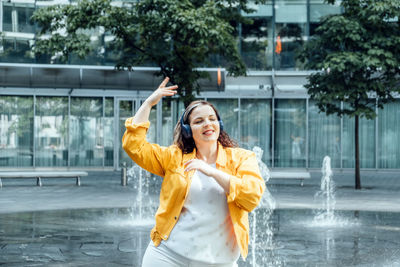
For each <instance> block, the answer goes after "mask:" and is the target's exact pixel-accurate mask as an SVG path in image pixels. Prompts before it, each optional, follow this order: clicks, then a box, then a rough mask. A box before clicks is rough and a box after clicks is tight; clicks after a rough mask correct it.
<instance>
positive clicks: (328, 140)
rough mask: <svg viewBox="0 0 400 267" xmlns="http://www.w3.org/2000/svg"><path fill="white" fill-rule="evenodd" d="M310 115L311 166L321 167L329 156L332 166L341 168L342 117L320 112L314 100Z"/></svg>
mask: <svg viewBox="0 0 400 267" xmlns="http://www.w3.org/2000/svg"><path fill="white" fill-rule="evenodd" d="M338 105H340V104H338ZM308 116H309V124H308V125H309V126H308V127H309V130H308V137H309V138H308V140H309V167H310V168H321V166H322V161H323V159H324V157H325V156H329V157H330V158H331V166H332V168H339V167H340V151H341V150H340V117H338V116H336V115H330V116H327V115H326V113H322V112H321V113H319V109H318V107H317V106H316V105H315V102H314V101H310V102H309V106H308Z"/></svg>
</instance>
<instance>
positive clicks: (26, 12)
mask: <svg viewBox="0 0 400 267" xmlns="http://www.w3.org/2000/svg"><path fill="white" fill-rule="evenodd" d="M15 9H16V12H17V18H18V29H17V31H18V32H27V33H34V32H35V25H34V24H33V22H32V21H31V19H30V18H31V17H32V15H33V12H34V11H35V9H34V8H33V7H16V8H15Z"/></svg>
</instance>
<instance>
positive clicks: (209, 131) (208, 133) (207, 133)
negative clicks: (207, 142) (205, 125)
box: [203, 130, 214, 135]
mask: <svg viewBox="0 0 400 267" xmlns="http://www.w3.org/2000/svg"><path fill="white" fill-rule="evenodd" d="M213 133H214V131H213V130H207V131H205V132H204V133H203V134H205V135H211V134H213Z"/></svg>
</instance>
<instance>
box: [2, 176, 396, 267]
mask: <svg viewBox="0 0 400 267" xmlns="http://www.w3.org/2000/svg"><path fill="white" fill-rule="evenodd" d="M320 178H321V173H320V172H318V171H316V172H313V173H312V178H311V179H309V180H306V181H305V182H304V186H303V187H301V186H300V182H299V181H296V180H271V181H270V182H269V184H268V185H269V186H268V188H269V190H270V192H271V194H272V196H273V197H274V198H275V200H276V203H277V209H278V211H276V212H275V213H274V215H273V218H272V219H271V223H272V224H273V226H274V227H273V228H274V234H275V236H274V238H275V241H274V242H275V246H276V249H269V250H265V247H264V246H263V242H262V241H261V240H263V239H264V238H263V237H262V236H260V237H259V238H256V239H257V240H258V241H257V242H256V245H255V250H254V252H255V255H256V257H255V258H254V262H256V263H257V265H258V266H339V265H341V266H400V251H399V248H400V241H399V240H400V225H399V221H400V213H399V212H400V204H399V203H400V194H399V193H398V192H399V190H400V173H397V172H375V171H368V172H362V185H363V187H364V188H363V189H362V190H354V189H353V188H354V178H353V174H352V173H339V172H335V171H334V175H333V180H334V181H335V182H336V185H337V189H336V209H337V210H340V211H341V212H342V213H343V216H344V217H345V218H351V219H346V220H347V221H348V220H351V223H350V224H349V225H347V226H346V225H345V226H344V228H343V227H342V228H335V227H334V228H329V229H328V230H329V231H327V229H324V228H319V230H318V227H317V230H316V227H312V228H310V227H309V225H311V221H310V219H309V218H312V216H313V215H312V214H311V213H312V212H311V209H316V208H318V207H320V203H317V202H316V201H315V200H314V194H315V192H316V191H318V190H319V184H320ZM81 182H82V185H81V187H77V186H75V185H74V181H73V179H54V180H51V179H43V186H42V187H37V186H36V185H35V181H34V179H24V180H18V181H14V180H5V181H3V188H2V189H0V265H4V266H140V262H141V258H142V255H143V253H144V250H145V248H146V246H147V244H148V242H149V231H150V229H151V227H152V224H153V223H152V219H151V217H152V216H149V215H146V216H145V215H143V216H144V217H146V218H139V217H138V214H139V210H138V209H137V206H136V203H137V202H138V201H137V196H138V191H137V188H135V186H134V185H133V183H130V184H129V185H128V186H127V187H122V186H121V185H120V173H119V172H89V176H88V177H84V178H82V181H81ZM150 182H152V183H150V185H147V186H148V187H153V188H150V189H149V188H147V190H148V191H150V192H153V194H150V195H148V196H147V198H148V199H151V201H152V202H151V203H152V204H151V205H150V206H156V202H157V192H155V193H154V191H157V188H158V187H159V185H160V181H159V180H151V181H150ZM146 203H149V202H145V204H144V205H146ZM154 209H155V207H153V211H150V212H147V213H153V212H154ZM304 209H306V210H307V211H305V212H304V211H303V210H304ZM296 210H298V211H296ZM140 212H141V210H140ZM257 212H258V213H257V214H259V215H262V211H257ZM259 215H257V216H259ZM140 216H142V215H140ZM259 217H260V216H259ZM261 218H262V217H261ZM346 220H345V221H346ZM294 221H296V223H294ZM299 221H302V222H304V223H300V224H299V223H298V222H299ZM358 223H360V224H361V225H358ZM361 226H362V227H361ZM264 227H265V226H261V228H262V229H265V228H264ZM257 232H258V231H257ZM305 233H307V234H306V235H305ZM318 255H319V256H318ZM377 259H379V260H377ZM385 260H386V261H385ZM382 264H383V265H382ZM239 266H253V261H252V252H251V251H250V254H249V257H248V260H247V261H246V262H243V261H242V260H241V261H240V262H239Z"/></svg>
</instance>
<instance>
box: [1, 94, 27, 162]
mask: <svg viewBox="0 0 400 267" xmlns="http://www.w3.org/2000/svg"><path fill="white" fill-rule="evenodd" d="M0 148H1V149H0V166H2V167H23V166H33V97H20V96H0Z"/></svg>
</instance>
